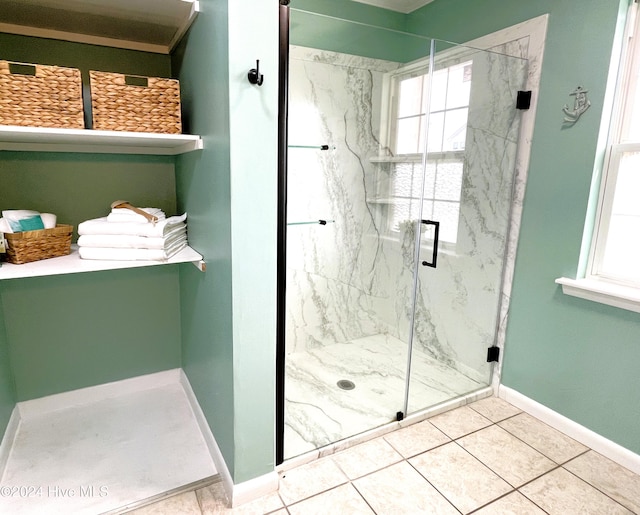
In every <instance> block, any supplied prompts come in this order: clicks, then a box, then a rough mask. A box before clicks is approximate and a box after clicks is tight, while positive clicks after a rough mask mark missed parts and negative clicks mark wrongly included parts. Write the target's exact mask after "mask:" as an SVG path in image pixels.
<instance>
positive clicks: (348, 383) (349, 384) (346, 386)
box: [336, 379, 356, 390]
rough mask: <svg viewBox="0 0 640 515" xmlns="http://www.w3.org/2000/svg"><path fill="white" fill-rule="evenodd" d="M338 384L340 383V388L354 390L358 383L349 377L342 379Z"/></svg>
mask: <svg viewBox="0 0 640 515" xmlns="http://www.w3.org/2000/svg"><path fill="white" fill-rule="evenodd" d="M336 384H337V385H338V388H341V389H342V390H353V389H354V388H355V387H356V384H355V383H354V382H353V381H349V380H348V379H340V381H338V382H337V383H336Z"/></svg>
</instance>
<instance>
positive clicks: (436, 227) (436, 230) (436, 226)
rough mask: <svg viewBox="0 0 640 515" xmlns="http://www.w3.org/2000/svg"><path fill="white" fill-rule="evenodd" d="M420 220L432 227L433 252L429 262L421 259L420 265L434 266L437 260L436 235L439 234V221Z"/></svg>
mask: <svg viewBox="0 0 640 515" xmlns="http://www.w3.org/2000/svg"><path fill="white" fill-rule="evenodd" d="M420 222H421V223H423V224H425V225H433V229H434V234H433V254H432V256H431V262H429V261H423V262H422V266H430V267H431V268H435V267H436V264H437V262H438V236H439V234H440V222H435V221H433V220H420Z"/></svg>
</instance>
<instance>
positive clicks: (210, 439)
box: [180, 370, 233, 499]
mask: <svg viewBox="0 0 640 515" xmlns="http://www.w3.org/2000/svg"><path fill="white" fill-rule="evenodd" d="M180 384H181V385H182V388H183V389H184V391H185V393H186V394H187V399H189V404H190V405H191V409H192V410H193V414H194V415H195V417H196V421H197V422H198V427H199V428H200V432H201V433H202V436H203V437H204V441H205V443H206V444H207V448H208V449H209V454H211V458H212V459H213V464H214V465H215V466H216V471H217V472H218V474H220V476H221V477H222V484H223V485H224V490H225V492H227V497H229V499H231V498H232V496H233V479H231V473H230V472H229V468H228V467H227V463H226V461H225V460H224V456H223V455H222V451H220V447H218V443H217V442H216V439H215V438H214V436H213V433H212V432H211V428H210V427H209V422H207V418H206V417H205V416H204V412H203V411H202V408H201V407H200V404H199V403H198V398H197V397H196V394H195V392H194V391H193V388H191V383H189V379H188V378H187V376H186V374H185V373H184V370H180Z"/></svg>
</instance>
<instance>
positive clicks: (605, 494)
mask: <svg viewBox="0 0 640 515" xmlns="http://www.w3.org/2000/svg"><path fill="white" fill-rule="evenodd" d="M589 450H592V449H589ZM587 452H589V451H586V452H583V453H582V454H581V455H580V456H582V455H584V454H586V453H587ZM593 452H595V451H593ZM576 457H579V456H576ZM569 461H573V460H569ZM566 463H569V462H568V461H567V462H566ZM560 468H562V470H565V471H567V472H568V473H569V474H571V475H572V476H573V477H575V478H577V479H579V480H580V481H582V482H583V483H585V484H586V485H589V486H590V487H591V488H593V489H594V490H597V491H598V492H600V493H601V494H602V495H604V496H605V497H607V498H609V499H611V500H612V501H613V502H615V503H616V504H618V505H620V506H622V507H623V508H624V509H625V510H628V511H630V512H631V513H635V512H634V511H633V510H631V509H629V508H627V507H626V506H625V505H624V504H622V503H621V502H620V501H618V500H616V499H614V498H613V497H611V496H610V495H609V494H608V493H607V492H604V491H603V490H601V489H600V488H598V487H597V486H596V485H593V484H591V483H590V482H589V481H587V480H586V479H582V478H581V477H580V476H578V475H577V474H574V473H573V472H572V471H571V470H569V469H567V468H564V466H561V467H560Z"/></svg>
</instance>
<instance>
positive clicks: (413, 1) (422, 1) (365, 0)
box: [354, 0, 433, 14]
mask: <svg viewBox="0 0 640 515" xmlns="http://www.w3.org/2000/svg"><path fill="white" fill-rule="evenodd" d="M354 2H360V3H361V4H369V5H375V6H376V7H382V8H384V9H389V10H391V11H398V12H401V13H405V14H407V13H410V12H412V11H415V10H416V9H418V8H420V7H422V6H423V5H427V4H428V3H431V2H433V0H354Z"/></svg>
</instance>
